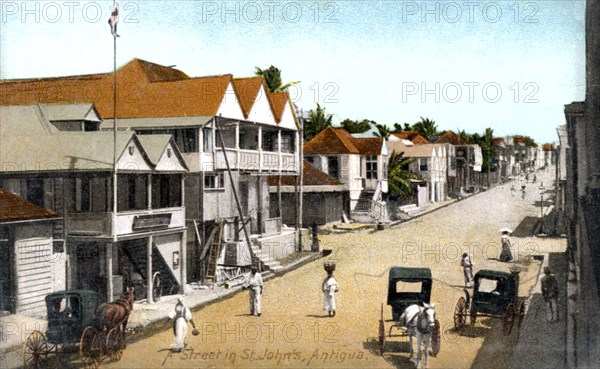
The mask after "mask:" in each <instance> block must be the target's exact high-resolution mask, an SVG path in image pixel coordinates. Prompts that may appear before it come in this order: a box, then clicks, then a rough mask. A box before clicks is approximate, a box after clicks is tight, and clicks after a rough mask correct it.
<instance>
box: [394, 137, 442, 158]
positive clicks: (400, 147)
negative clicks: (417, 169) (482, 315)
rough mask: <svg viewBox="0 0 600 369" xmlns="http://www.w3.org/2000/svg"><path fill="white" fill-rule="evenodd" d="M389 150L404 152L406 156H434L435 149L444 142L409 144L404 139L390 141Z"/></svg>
mask: <svg viewBox="0 0 600 369" xmlns="http://www.w3.org/2000/svg"><path fill="white" fill-rule="evenodd" d="M387 145H388V151H389V152H393V151H396V152H397V153H400V152H404V157H406V158H430V157H432V156H434V154H435V152H434V150H435V149H437V148H440V147H442V146H443V144H432V143H430V144H423V145H412V146H407V145H405V144H404V143H403V142H402V141H388V143H387Z"/></svg>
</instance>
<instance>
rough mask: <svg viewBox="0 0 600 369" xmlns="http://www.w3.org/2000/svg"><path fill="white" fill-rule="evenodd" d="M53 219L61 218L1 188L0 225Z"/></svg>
mask: <svg viewBox="0 0 600 369" xmlns="http://www.w3.org/2000/svg"><path fill="white" fill-rule="evenodd" d="M52 218H60V215H58V214H57V213H55V212H53V211H52V210H48V209H44V208H41V207H39V206H37V205H34V204H32V203H30V202H29V201H27V200H25V199H22V198H20V197H19V196H17V195H15V194H13V193H12V192H9V191H6V190H5V189H3V188H0V223H1V222H15V221H19V220H33V219H52Z"/></svg>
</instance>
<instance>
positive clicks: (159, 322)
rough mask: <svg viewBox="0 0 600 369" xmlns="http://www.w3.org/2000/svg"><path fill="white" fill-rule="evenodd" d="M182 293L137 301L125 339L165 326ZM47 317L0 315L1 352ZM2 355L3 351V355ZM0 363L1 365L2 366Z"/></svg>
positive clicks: (202, 298) (193, 305) (223, 293)
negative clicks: (150, 302)
mask: <svg viewBox="0 0 600 369" xmlns="http://www.w3.org/2000/svg"><path fill="white" fill-rule="evenodd" d="M320 257H322V253H320V252H319V253H309V254H307V255H305V256H302V257H300V258H298V259H296V260H294V261H292V262H291V263H289V264H286V265H283V269H282V270H280V271H279V272H277V273H271V274H268V275H267V276H265V277H264V280H265V281H268V280H270V279H272V278H275V277H278V276H280V275H282V274H285V273H287V272H290V271H292V270H294V269H296V268H299V267H301V266H302V265H305V264H308V263H310V262H312V261H314V260H317V259H319V258H320ZM241 290H242V287H241V286H236V287H232V288H229V289H227V288H225V287H215V288H213V289H203V290H194V291H193V292H191V293H189V294H188V295H185V302H186V304H187V305H188V306H189V307H190V309H192V311H197V310H199V309H201V308H202V307H204V306H206V305H208V304H212V303H215V302H218V301H221V300H223V299H226V298H229V297H232V296H233V295H235V294H236V293H238V292H240V291H241ZM180 296H182V295H171V296H165V297H163V298H162V299H161V300H160V301H158V302H156V303H154V304H147V303H136V304H134V307H133V311H132V312H131V315H130V317H129V322H128V324H127V331H128V332H127V341H128V342H134V341H137V340H140V339H142V338H144V337H145V336H147V335H151V334H152V333H153V332H155V331H156V330H160V329H163V328H164V322H165V321H166V318H167V316H168V314H169V313H170V312H171V310H172V309H173V306H174V304H175V301H176V300H177V298H178V297H180ZM46 327H47V321H46V320H43V319H36V318H31V317H27V316H23V315H14V314H13V315H7V316H4V317H0V353H2V354H4V353H7V352H11V351H17V350H19V351H20V350H22V348H23V344H24V342H25V340H26V339H27V336H28V335H29V334H30V333H31V332H33V331H34V330H39V331H42V332H45V331H46ZM2 356H4V355H2ZM2 367H3V366H2V364H1V363H0V368H2Z"/></svg>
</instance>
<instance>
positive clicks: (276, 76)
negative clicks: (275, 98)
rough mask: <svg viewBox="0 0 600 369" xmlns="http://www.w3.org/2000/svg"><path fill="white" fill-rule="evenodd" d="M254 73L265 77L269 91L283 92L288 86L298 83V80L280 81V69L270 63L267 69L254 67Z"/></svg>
mask: <svg viewBox="0 0 600 369" xmlns="http://www.w3.org/2000/svg"><path fill="white" fill-rule="evenodd" d="M254 74H255V75H257V76H262V77H264V78H265V82H266V83H267V87H268V88H269V91H271V92H283V91H286V90H287V89H288V88H289V87H291V86H293V85H297V84H298V83H300V81H295V82H288V83H286V84H283V82H282V81H281V70H279V68H277V67H275V66H273V65H271V66H270V67H269V68H268V69H260V68H259V67H255V69H254Z"/></svg>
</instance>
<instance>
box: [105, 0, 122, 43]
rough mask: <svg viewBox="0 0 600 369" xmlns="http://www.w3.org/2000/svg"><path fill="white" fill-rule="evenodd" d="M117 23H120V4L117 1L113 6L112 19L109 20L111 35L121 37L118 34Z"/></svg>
mask: <svg viewBox="0 0 600 369" xmlns="http://www.w3.org/2000/svg"><path fill="white" fill-rule="evenodd" d="M117 23H119V3H118V2H117V1H115V3H114V5H113V11H112V13H111V15H110V18H109V19H108V24H109V25H110V33H112V35H113V36H114V37H120V36H119V35H118V34H117Z"/></svg>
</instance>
